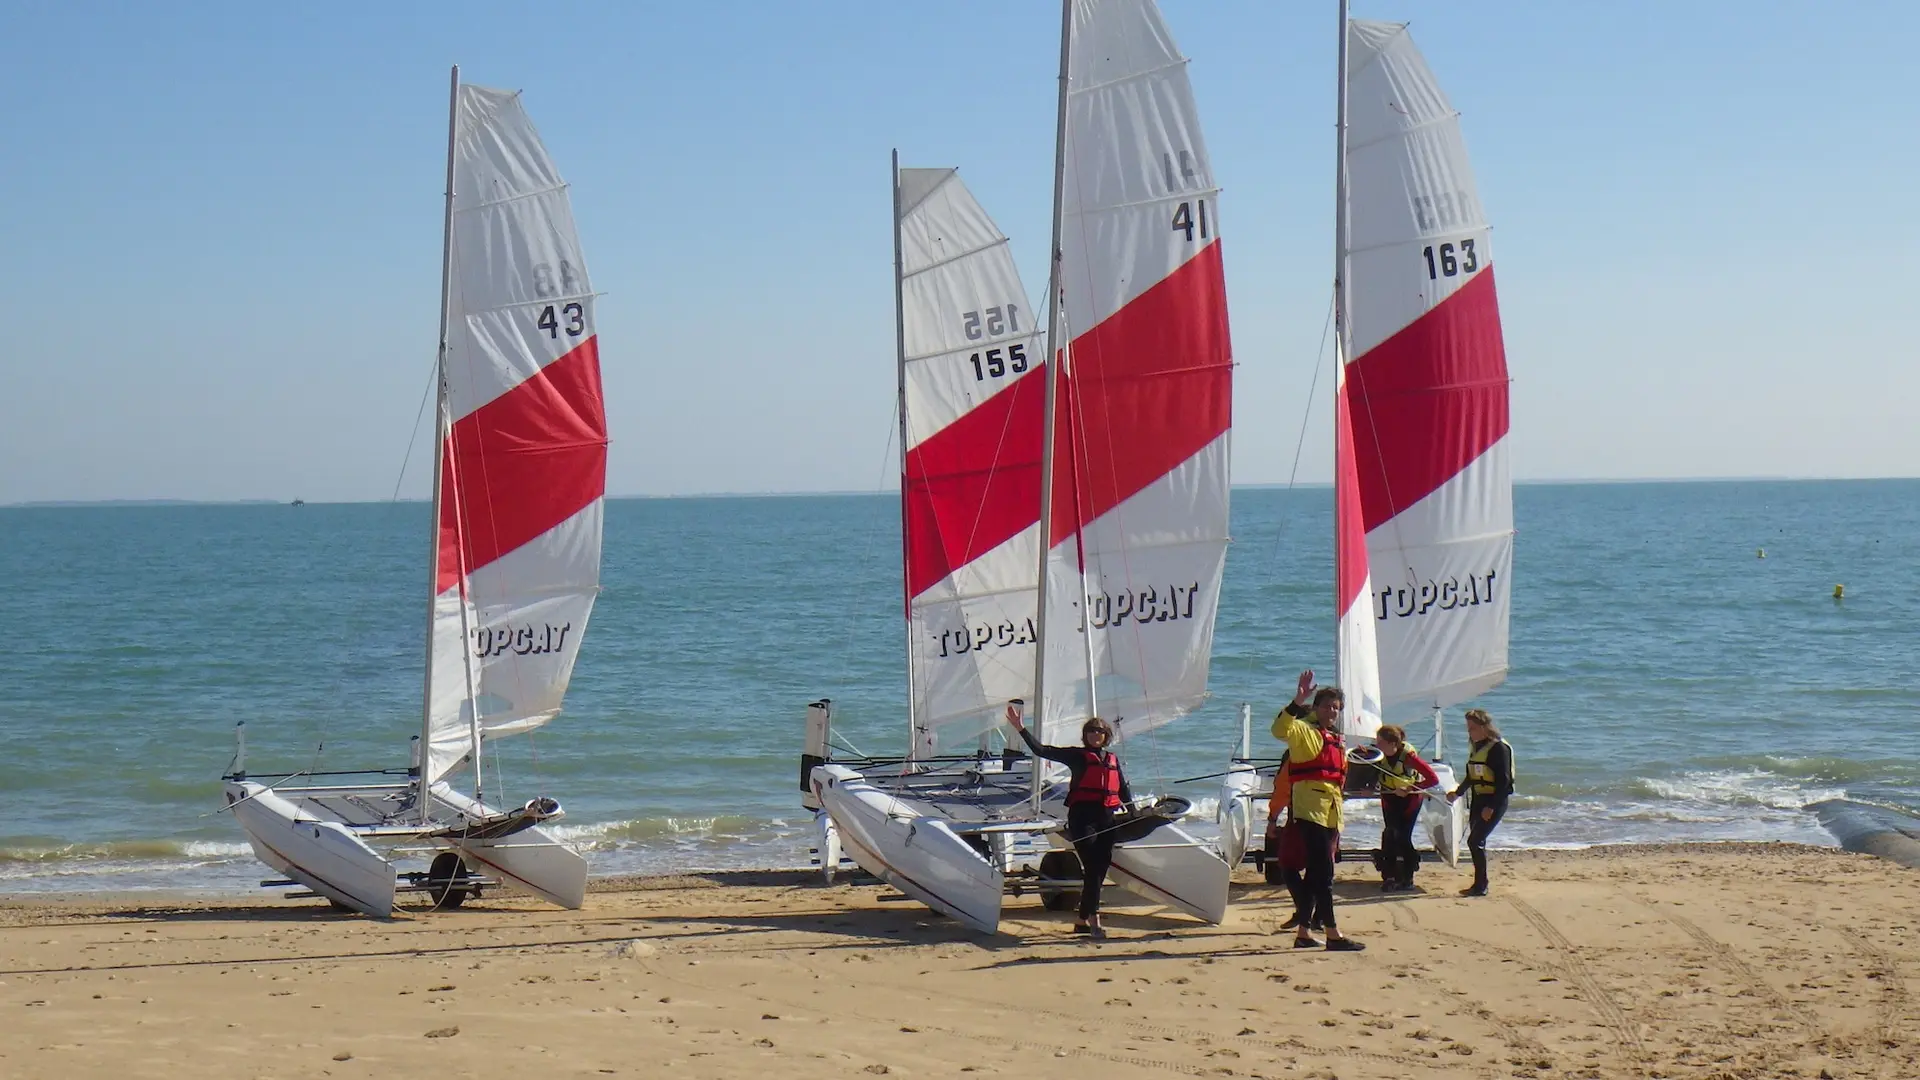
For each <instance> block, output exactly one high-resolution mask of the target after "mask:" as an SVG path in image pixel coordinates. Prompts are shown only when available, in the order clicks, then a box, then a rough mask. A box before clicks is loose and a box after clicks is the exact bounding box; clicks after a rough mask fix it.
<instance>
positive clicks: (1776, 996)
mask: <svg viewBox="0 0 1920 1080" xmlns="http://www.w3.org/2000/svg"><path fill="white" fill-rule="evenodd" d="M1620 895H1621V896H1623V897H1625V898H1626V899H1628V900H1631V901H1633V903H1635V904H1637V905H1639V906H1640V907H1643V908H1645V909H1647V910H1648V911H1650V912H1652V913H1653V914H1654V916H1655V917H1657V918H1659V919H1660V920H1661V921H1663V922H1666V923H1669V924H1671V925H1672V926H1673V927H1674V928H1675V929H1677V930H1679V931H1680V932H1681V933H1683V934H1685V935H1687V936H1688V937H1689V938H1692V939H1693V943H1694V944H1696V945H1698V946H1700V948H1701V949H1703V950H1705V952H1706V953H1707V955H1708V956H1710V957H1712V958H1713V959H1714V960H1715V961H1717V962H1718V963H1719V964H1720V965H1721V966H1723V967H1725V968H1727V969H1728V970H1730V971H1732V972H1733V973H1734V974H1735V975H1738V976H1739V977H1740V979H1741V981H1743V982H1745V983H1746V984H1747V988H1748V989H1750V990H1752V991H1753V992H1754V994H1755V995H1756V996H1758V997H1760V998H1762V999H1763V1000H1765V1001H1766V1003H1767V1004H1769V1005H1771V1006H1773V1007H1774V1008H1776V1009H1779V1010H1780V1011H1781V1012H1783V1013H1785V1014H1787V1020H1786V1021H1784V1022H1786V1023H1791V1024H1793V1025H1795V1026H1796V1027H1799V1028H1800V1029H1801V1030H1803V1031H1805V1032H1807V1033H1808V1034H1809V1035H1815V1036H1819V1035H1826V1034H1828V1032H1827V1031H1825V1030H1824V1029H1822V1028H1820V1027H1817V1026H1816V1025H1814V1024H1812V1023H1809V1022H1808V1021H1807V1020H1806V1019H1805V1018H1804V1017H1802V1016H1801V1015H1800V1013H1799V1011H1798V1010H1797V1009H1796V1008H1795V1007H1794V1004H1793V1002H1791V1001H1789V1000H1787V996H1786V995H1785V994H1783V993H1781V992H1780V989H1779V988H1778V987H1776V986H1774V985H1773V984H1772V983H1770V982H1768V981H1767V979H1766V977H1765V976H1763V975H1761V974H1760V973H1759V972H1757V971H1755V970H1754V969H1753V967H1752V966H1751V965H1749V964H1748V963H1747V962H1746V961H1745V960H1742V959H1741V958H1740V954H1738V953H1736V952H1734V951H1733V947H1732V946H1731V945H1728V944H1726V943H1725V942H1723V941H1721V940H1720V939H1719V938H1716V937H1714V936H1713V935H1712V934H1709V933H1708V932H1707V931H1706V930H1704V929H1702V928H1701V927H1700V925H1699V924H1698V923H1695V922H1694V921H1693V920H1692V919H1689V918H1687V917H1686V916H1685V915H1680V914H1677V913H1675V912H1671V911H1665V910H1662V909H1661V908H1660V907H1658V906H1656V905H1654V904H1653V903H1652V902H1650V901H1648V900H1645V899H1642V898H1641V897H1638V896H1635V895H1633V894H1632V893H1627V892H1621V893H1620Z"/></svg>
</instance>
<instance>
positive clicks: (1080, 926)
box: [1007, 701, 1133, 940]
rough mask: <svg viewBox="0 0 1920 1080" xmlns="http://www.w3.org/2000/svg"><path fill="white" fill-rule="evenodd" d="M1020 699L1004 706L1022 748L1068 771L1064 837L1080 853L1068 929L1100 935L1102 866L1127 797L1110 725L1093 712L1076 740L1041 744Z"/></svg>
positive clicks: (1109, 856) (1104, 875)
mask: <svg viewBox="0 0 1920 1080" xmlns="http://www.w3.org/2000/svg"><path fill="white" fill-rule="evenodd" d="M1021 705H1022V703H1021V702H1018V701H1015V702H1013V703H1011V704H1009V705H1008V706H1007V723H1009V724H1011V725H1013V730H1015V731H1017V732H1019V733H1020V738H1021V739H1022V740H1023V741H1025V742H1026V744H1027V748H1028V749H1030V750H1032V751H1033V752H1034V753H1035V754H1037V755H1039V756H1040V757H1043V758H1046V759H1047V760H1048V761H1057V762H1059V763H1060V764H1062V765H1065V766H1066V767H1067V771H1068V772H1069V773H1070V774H1072V782H1071V783H1070V784H1069V785H1068V787H1067V838H1068V839H1069V840H1072V841H1073V850H1074V851H1076V852H1078V853H1079V855H1080V870H1081V873H1082V879H1081V884H1080V919H1079V921H1078V922H1075V923H1074V924H1073V932H1074V933H1076V934H1087V935H1090V936H1092V937H1093V938H1094V939H1095V940H1104V939H1105V938H1106V936H1107V931H1106V930H1105V929H1104V928H1103V927H1102V926H1101V925H1100V886H1101V885H1102V884H1103V883H1105V882H1106V880H1107V868H1108V867H1109V866H1112V865H1113V824H1114V814H1115V812H1117V811H1118V810H1119V809H1120V807H1122V806H1124V805H1126V804H1127V803H1130V802H1132V801H1133V792H1132V791H1130V790H1129V789H1128V788H1127V778H1126V775H1125V774H1124V773H1122V772H1121V771H1120V759H1119V758H1118V757H1117V756H1115V755H1114V753H1113V751H1111V750H1109V749H1107V744H1108V743H1110V742H1112V741H1113V726H1112V725H1110V724H1108V723H1107V722H1106V721H1105V720H1102V719H1100V718H1099V717H1097V716H1089V717H1087V720H1086V722H1085V723H1083V724H1081V725H1080V745H1079V746H1047V745H1044V744H1042V743H1041V742H1040V740H1039V739H1036V738H1034V737H1033V733H1032V732H1030V731H1028V730H1027V728H1026V725H1025V724H1023V723H1021V722H1020V708H1021Z"/></svg>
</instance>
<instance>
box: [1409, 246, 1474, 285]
mask: <svg viewBox="0 0 1920 1080" xmlns="http://www.w3.org/2000/svg"><path fill="white" fill-rule="evenodd" d="M1436 250H1437V254H1438V257H1437V258H1436ZM1420 254H1421V255H1422V256H1423V257H1425V258H1426V260H1427V280H1428V281H1434V280H1437V279H1439V278H1441V277H1457V276H1459V275H1460V274H1471V273H1473V272H1474V271H1475V270H1478V269H1480V255H1479V253H1478V252H1476V251H1474V250H1473V241H1471V240H1462V241H1460V244H1459V249H1458V252H1457V253H1456V251H1455V247H1454V245H1453V244H1441V245H1439V247H1438V249H1436V248H1435V247H1434V245H1432V244H1428V245H1427V246H1426V247H1424V248H1422V249H1421V250H1420Z"/></svg>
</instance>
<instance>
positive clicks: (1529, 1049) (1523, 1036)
mask: <svg viewBox="0 0 1920 1080" xmlns="http://www.w3.org/2000/svg"><path fill="white" fill-rule="evenodd" d="M1403 914H1404V916H1405V917H1404V919H1403V918H1402V915H1403ZM1387 919H1388V921H1390V922H1392V923H1393V928H1394V929H1395V930H1399V931H1402V932H1405V933H1413V932H1415V931H1416V930H1417V931H1418V932H1419V933H1421V934H1424V935H1426V936H1428V937H1437V938H1441V939H1443V940H1446V941H1451V942H1454V943H1455V944H1458V945H1462V946H1465V947H1467V948H1470V949H1476V950H1481V951H1488V952H1495V953H1505V954H1510V958H1511V959H1514V960H1516V961H1517V962H1519V963H1522V964H1526V966H1528V967H1531V966H1532V964H1530V963H1527V961H1528V960H1529V959H1530V958H1528V957H1525V956H1524V955H1523V954H1521V953H1519V952H1517V951H1515V950H1511V949H1502V948H1500V947H1498V946H1489V945H1487V944H1486V943H1484V942H1480V941H1476V940H1474V939H1473V938H1470V937H1466V936H1465V935H1462V934H1449V933H1447V932H1445V931H1442V930H1428V929H1426V928H1424V927H1422V926H1421V925H1420V916H1419V915H1418V914H1416V913H1415V912H1414V910H1413V909H1412V908H1410V907H1406V908H1403V906H1402V905H1399V904H1395V905H1393V906H1392V907H1389V908H1388V909H1387ZM1407 976H1408V977H1409V978H1412V979H1418V980H1419V981H1421V982H1424V983H1427V984H1428V985H1430V986H1434V987H1438V988H1439V989H1441V990H1444V991H1450V992H1456V993H1457V992H1459V990H1460V988H1459V987H1457V986H1454V985H1453V984H1452V983H1449V982H1448V981H1447V980H1445V979H1442V978H1440V977H1438V976H1436V975H1432V974H1429V973H1427V972H1425V971H1415V970H1412V969H1408V970H1407ZM1470 997H1471V995H1469V998H1470ZM1466 1005H1467V1007H1468V1008H1469V1009H1470V1010H1471V1011H1472V1013H1473V1017H1474V1019H1476V1020H1479V1021H1480V1022H1482V1023H1484V1024H1486V1025H1487V1026H1488V1027H1490V1028H1492V1029H1493V1030H1494V1032H1495V1033H1497V1034H1498V1035H1499V1036H1500V1038H1501V1040H1502V1041H1504V1042H1505V1043H1506V1044H1507V1052H1508V1053H1513V1052H1516V1051H1518V1052H1519V1053H1522V1054H1526V1055H1530V1056H1534V1057H1538V1056H1539V1055H1542V1054H1551V1051H1549V1050H1548V1049H1547V1046H1546V1044H1544V1043H1542V1042H1541V1041H1540V1040H1538V1039H1536V1038H1534V1037H1533V1036H1531V1035H1528V1034H1527V1033H1526V1032H1524V1031H1521V1030H1520V1029H1519V1028H1517V1027H1514V1026H1513V1025H1512V1024H1510V1023H1508V1022H1507V1021H1506V1020H1505V1019H1504V1018H1502V1017H1501V1016H1500V1014H1498V1013H1496V1012H1494V1011H1493V1010H1492V1009H1489V1008H1487V1007H1486V1005H1485V1004H1483V1003H1481V1002H1478V1001H1473V1000H1468V1001H1467V1003H1466Z"/></svg>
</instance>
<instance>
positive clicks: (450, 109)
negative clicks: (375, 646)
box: [415, 64, 470, 822]
mask: <svg viewBox="0 0 1920 1080" xmlns="http://www.w3.org/2000/svg"><path fill="white" fill-rule="evenodd" d="M447 83H448V85H447V188H446V208H445V209H444V210H443V211H442V215H441V219H440V346H439V349H438V350H437V353H436V355H435V357H434V373H433V385H434V394H433V520H432V523H431V524H430V525H429V527H428V528H427V663H426V670H425V673H424V674H423V675H422V677H421V679H422V683H423V686H422V689H421V693H420V753H421V759H420V764H421V772H420V774H419V777H418V781H419V787H420V790H419V792H418V793H417V794H416V796H415V802H416V803H418V805H419V807H420V820H421V821H422V822H425V821H426V820H427V818H428V813H427V774H428V772H430V771H431V769H430V768H429V767H428V765H427V763H428V762H429V761H430V760H431V749H432V747H433V624H434V605H435V601H436V600H438V598H439V595H440V500H441V498H442V497H443V496H444V492H442V491H441V490H440V470H441V468H442V467H443V466H442V462H441V454H442V453H443V452H444V451H445V448H446V442H447V317H448V315H449V314H450V313H451V310H452V308H451V305H452V302H453V293H452V287H451V286H452V279H453V143H454V136H455V134H456V133H457V126H458V124H459V122H460V65H459V64H455V65H453V72H452V74H451V75H449V76H448V80H447ZM469 647H470V646H469V644H468V642H467V641H466V640H465V639H464V638H463V639H462V640H461V642H460V648H461V651H462V652H464V651H465V650H466V649H468V648H469Z"/></svg>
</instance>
